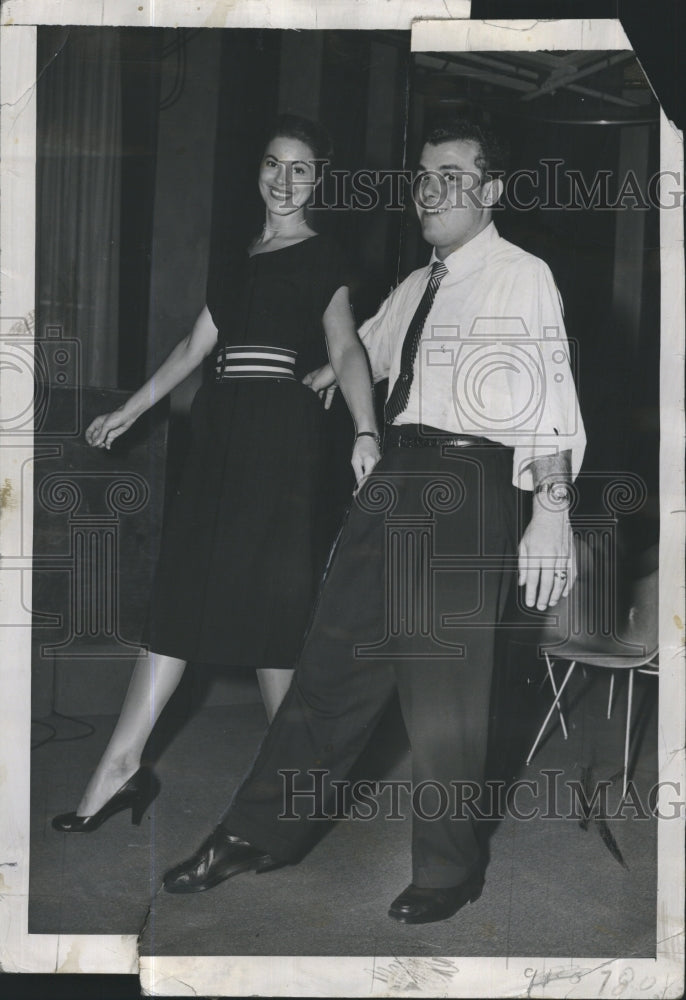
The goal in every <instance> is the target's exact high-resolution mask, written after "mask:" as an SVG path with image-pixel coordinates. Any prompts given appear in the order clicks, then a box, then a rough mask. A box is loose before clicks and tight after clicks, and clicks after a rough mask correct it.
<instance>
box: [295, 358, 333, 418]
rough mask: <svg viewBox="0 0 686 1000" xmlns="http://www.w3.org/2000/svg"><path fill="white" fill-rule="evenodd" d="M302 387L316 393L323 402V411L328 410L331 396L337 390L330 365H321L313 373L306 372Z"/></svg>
mask: <svg viewBox="0 0 686 1000" xmlns="http://www.w3.org/2000/svg"><path fill="white" fill-rule="evenodd" d="M303 385H306V386H307V387H308V388H309V389H312V391H313V392H316V393H317V395H318V396H319V398H320V399H322V400H323V401H324V409H325V410H328V409H329V407H330V406H331V400H332V399H333V395H334V393H335V391H336V389H337V388H338V383H337V382H336V375H335V374H334V370H333V368H332V367H331V365H330V364H326V365H322V367H321V368H315V370H314V371H312V372H308V373H307V375H306V376H305V378H304V379H303Z"/></svg>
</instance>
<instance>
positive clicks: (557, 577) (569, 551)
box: [518, 510, 576, 611]
mask: <svg viewBox="0 0 686 1000" xmlns="http://www.w3.org/2000/svg"><path fill="white" fill-rule="evenodd" d="M575 579H576V561H575V558H574V544H573V540H572V532H571V528H570V525H569V517H568V516H567V514H566V512H564V513H563V512H559V513H558V512H547V511H541V510H539V511H536V512H535V513H534V516H533V517H532V518H531V521H530V522H529V524H528V526H527V529H526V531H525V532H524V534H523V536H522V540H521V542H520V543H519V581H518V582H519V585H520V587H524V602H525V604H526V605H527V607H530V608H531V607H533V606H534V604H535V605H536V607H537V608H538V610H539V611H545V609H546V608H552V607H554V605H556V604H557V602H558V601H559V600H560V598H561V597H566V596H567V594H568V593H569V591H570V590H571V588H572V586H573V585H574V581H575Z"/></svg>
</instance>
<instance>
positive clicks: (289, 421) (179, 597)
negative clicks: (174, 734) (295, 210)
mask: <svg viewBox="0 0 686 1000" xmlns="http://www.w3.org/2000/svg"><path fill="white" fill-rule="evenodd" d="M347 283H348V280H347V277H346V271H345V266H344V263H343V260H342V258H341V255H340V253H339V252H338V250H337V247H336V245H335V243H333V242H332V241H331V240H330V239H329V238H328V237H327V236H323V235H320V236H314V237H311V238H309V239H307V240H304V241H303V242H301V243H297V244H294V245H292V246H289V247H284V248H283V249H281V250H276V251H272V252H269V253H262V254H255V255H254V256H252V257H248V255H247V254H245V255H244V256H242V257H241V258H240V259H239V260H237V261H234V262H233V264H232V266H231V267H230V268H228V269H227V274H226V281H225V283H222V286H221V287H220V288H219V289H218V294H216V295H208V300H209V301H208V306H209V308H210V312H211V314H212V318H213V320H214V323H215V325H216V326H217V328H218V330H219V338H218V350H219V352H220V353H221V347H222V346H224V345H228V346H243V345H246V346H258V347H278V348H288V349H291V350H293V351H297V359H296V362H295V370H294V374H295V379H292V378H291V379H289V378H275V377H270V378H268V377H260V378H254V377H246V378H228V379H227V378H225V379H224V380H223V381H209V382H208V383H207V384H205V385H203V386H202V387H201V389H200V390H199V391H198V393H197V395H196V397H195V399H194V400H193V405H192V408H191V425H192V436H191V443H190V449H189V457H188V459H187V464H186V468H185V470H184V475H183V477H182V482H181V486H180V489H179V490H178V491H177V493H176V495H175V497H174V499H173V503H172V506H171V509H170V513H169V517H168V521H167V525H166V527H165V532H164V536H163V541H162V551H161V555H160V561H159V564H158V571H157V577H156V584H155V587H154V591H153V595H152V604H151V613H150V618H149V628H148V634H147V636H146V641H147V644H148V645H149V647H150V648H151V649H152V650H153V651H154V652H157V653H166V654H168V655H170V656H175V657H178V658H180V659H184V660H195V661H198V662H204V663H216V664H226V665H233V666H252V667H292V666H293V665H294V664H295V661H296V659H297V656H298V653H299V650H300V646H301V643H302V640H303V637H304V633H305V629H306V626H307V623H308V619H309V615H310V612H311V609H312V604H313V601H314V597H315V594H316V591H317V587H318V584H319V581H320V578H321V575H322V572H323V568H324V565H325V561H326V557H327V554H328V550H329V546H330V544H331V541H332V536H333V534H334V532H335V530H336V527H337V525H335V524H332V517H331V508H332V503H331V497H330V496H329V490H328V479H329V476H328V474H327V435H326V430H327V426H326V424H327V421H326V413H325V411H324V408H323V405H322V402H321V401H320V400H319V399H318V398H317V396H316V395H315V393H314V392H312V390H311V389H308V388H306V387H305V386H303V385H302V384H301V382H300V380H301V379H302V377H303V375H305V374H306V373H307V372H308V371H311V370H312V369H313V368H316V367H318V366H320V365H322V364H324V363H325V362H326V360H327V353H326V344H325V338H324V331H323V327H322V315H323V313H324V311H325V310H326V307H327V306H328V304H329V302H330V301H331V297H332V296H333V294H334V293H335V292H336V291H337V289H338V288H340V287H341V286H342V285H345V284H347Z"/></svg>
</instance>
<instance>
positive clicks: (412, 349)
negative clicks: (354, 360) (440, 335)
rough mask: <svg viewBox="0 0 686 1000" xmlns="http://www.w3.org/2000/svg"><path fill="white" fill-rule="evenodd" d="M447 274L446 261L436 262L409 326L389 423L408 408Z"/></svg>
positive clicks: (389, 401) (386, 412)
mask: <svg viewBox="0 0 686 1000" xmlns="http://www.w3.org/2000/svg"><path fill="white" fill-rule="evenodd" d="M447 273H448V268H447V267H446V266H445V264H444V263H443V261H441V260H435V261H434V262H433V264H432V265H431V274H430V276H429V281H428V284H427V286H426V288H425V289H424V294H423V295H422V297H421V299H420V301H419V305H418V306H417V309H416V310H415V314H414V316H413V317H412V319H411V320H410V325H409V326H408V328H407V333H406V334H405V340H404V341H403V349H402V353H401V355H400V373H399V374H398V378H397V379H396V382H395V385H394V386H393V391H392V392H391V394H390V396H389V397H388V399H387V401H386V406H385V409H384V415H385V418H386V423H387V424H392V423H393V421H394V420H395V418H396V417H397V416H399V415H400V414H401V413H402V412H403V410H404V409H405V407H406V406H407V403H408V400H409V398H410V389H411V388H412V380H413V378H414V363H415V359H416V357H417V351H418V349H419V341H420V339H421V336H422V330H423V329H424V324H425V322H426V317H427V316H428V315H429V310H430V309H431V306H432V305H433V301H434V299H435V297H436V292H437V291H438V286H439V285H440V283H441V282H442V281H443V278H444V277H445V276H446V274H447Z"/></svg>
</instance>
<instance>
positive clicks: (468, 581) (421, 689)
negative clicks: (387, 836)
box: [165, 120, 585, 923]
mask: <svg viewBox="0 0 686 1000" xmlns="http://www.w3.org/2000/svg"><path fill="white" fill-rule="evenodd" d="M500 161H501V151H500V147H499V145H498V142H497V140H496V139H495V137H493V136H492V135H491V134H490V133H489V132H488V131H487V130H485V129H482V128H480V127H477V126H473V125H471V124H469V123H466V122H464V121H460V120H458V121H453V122H451V123H449V124H448V125H446V126H444V127H442V128H440V129H436V130H434V131H433V132H431V133H430V134H429V135H428V136H427V139H426V142H425V145H424V148H423V151H422V156H421V164H420V167H419V175H418V178H417V181H416V184H415V187H414V197H415V204H416V209H417V214H418V216H419V221H420V224H421V228H422V235H423V237H424V239H425V240H426V241H427V242H428V243H430V244H431V245H432V246H433V253H432V257H431V261H430V264H429V266H428V267H423V268H420V269H418V270H417V271H414V272H413V273H412V274H411V275H410V276H409V277H408V278H407V279H406V280H405V281H403V282H402V283H401V284H400V285H399V286H398V288H396V289H395V291H394V292H393V293H392V294H391V295H390V296H389V297H388V298H387V299H386V301H385V302H384V303H383V305H382V306H381V308H380V309H379V311H378V313H377V314H376V316H374V317H373V318H372V319H371V320H369V321H368V322H367V323H365V324H364V326H363V328H362V330H361V331H360V335H361V337H362V340H363V342H364V344H365V346H366V348H367V351H368V353H369V358H370V362H371V367H372V371H373V373H374V376H375V378H376V379H377V380H378V379H381V378H385V377H388V378H389V396H388V400H387V402H386V411H385V415H386V424H387V426H386V432H385V441H384V455H383V458H382V459H381V461H380V462H379V464H378V465H377V466H376V468H375V469H374V472H373V473H372V474H371V476H369V477H368V479H367V480H366V482H365V484H364V486H363V487H362V489H361V490H360V491H359V492H358V494H357V496H356V498H355V501H354V503H353V506H352V509H351V512H350V515H349V517H348V520H347V522H346V524H345V525H344V528H343V530H342V533H341V536H340V538H339V542H338V545H337V548H336V550H335V554H334V556H333V558H332V560H331V562H330V565H329V568H328V571H327V574H326V578H325V582H324V584H323V587H322V590H321V593H320V597H319V601H318V604H317V607H316V610H315V613H314V616H313V619H312V623H311V627H310V631H309V633H308V636H307V638H306V640H305V644H304V648H303V652H302V656H301V659H300V662H299V664H298V669H297V671H296V674H295V677H294V680H293V683H292V685H291V688H290V690H289V692H288V694H287V696H286V698H285V700H284V702H283V705H282V706H281V709H280V710H279V713H278V714H277V716H276V718H275V720H274V722H273V723H272V725H271V726H270V728H269V730H268V732H267V734H266V736H265V739H264V741H263V743H262V746H261V748H260V751H259V754H258V756H257V759H256V761H255V763H254V765H253V768H252V770H251V772H250V774H249V775H248V776H247V778H246V779H245V780H244V781H243V783H242V784H241V786H240V787H239V788H238V790H237V792H236V793H235V795H234V798H233V801H232V803H231V805H230V807H229V809H228V811H227V812H226V813H225V815H224V817H223V819H222V822H221V823H220V824H219V826H218V827H217V828H216V830H215V831H214V832H213V834H212V835H211V836H210V837H209V838H208V839H207V840H206V841H205V842H204V843H203V844H202V845H201V847H200V848H199V850H198V851H197V852H196V853H195V854H194V855H193V856H192V857H191V858H190V859H189V860H188V861H186V862H184V863H182V864H181V865H178V866H177V867H176V868H174V869H172V870H171V871H170V872H168V873H167V875H166V877H165V888H166V889H167V890H168V891H169V892H196V891H200V890H203V889H208V888H211V887H212V886H214V885H217V884H218V883H219V882H221V881H223V880H224V879H226V878H229V877H230V876H232V875H235V874H237V873H238V872H241V871H246V870H256V871H265V870H267V869H268V868H271V867H275V866H277V865H280V864H284V863H292V862H295V861H297V860H299V859H300V858H301V857H302V855H303V854H304V853H305V852H306V850H307V848H308V847H309V846H310V844H311V842H312V839H313V837H314V835H315V834H316V832H317V823H316V818H317V817H319V818H322V817H324V816H325V815H326V814H327V810H328V811H329V812H330V808H331V802H332V799H333V798H334V797H335V792H336V789H337V786H336V785H335V784H332V782H336V781H338V782H339V783H340V782H341V780H342V779H344V778H345V775H346V773H347V771H348V770H349V769H350V767H351V766H352V764H353V763H354V761H355V760H356V758H357V757H358V755H359V753H360V751H361V750H362V748H363V746H364V744H365V743H366V741H367V739H368V737H369V735H370V734H371V733H372V731H373V728H374V725H375V723H376V722H377V720H378V719H379V717H380V715H381V713H382V710H383V708H384V706H385V705H386V703H387V701H388V699H389V697H390V696H391V694H392V692H393V690H394V689H395V688H396V686H397V689H398V694H399V698H400V704H401V708H402V712H403V717H404V720H405V724H406V728H407V731H408V736H409V739H410V746H411V749H412V768H413V770H412V780H413V787H414V788H415V789H418V788H423V789H424V790H427V789H428V790H429V793H430V794H429V798H431V795H433V804H431V803H430V802H429V801H426V802H424V803H423V807H422V809H421V811H415V814H414V815H413V817H412V824H413V825H412V870H413V877H412V883H411V884H410V885H409V886H408V887H407V889H405V890H404V891H403V892H402V893H401V894H400V895H399V896H398V897H397V898H396V899H395V900H394V901H393V903H392V904H391V906H390V909H389V916H390V917H392V918H393V919H395V920H399V921H401V922H403V923H426V922H430V921H435V920H442V919H445V918H446V917H449V916H451V915H452V914H454V913H455V912H456V911H457V910H458V909H460V907H462V906H463V905H465V904H466V903H467V902H468V901H470V900H475V899H476V898H478V896H479V895H480V893H481V888H482V884H483V873H482V870H481V864H480V855H479V848H478V844H477V840H476V836H475V829H474V823H473V820H472V818H471V815H470V813H469V810H466V811H463V813H459V814H458V813H456V812H455V811H454V810H453V809H444V810H443V812H442V813H441V815H439V813H440V812H441V810H440V809H437V808H436V802H438V805H439V806H440V805H441V803H442V801H443V797H444V792H445V793H446V794H447V793H448V791H450V790H451V789H460V788H464V787H465V786H466V783H471V786H472V787H473V785H474V783H476V784H477V785H478V784H479V783H480V782H482V780H483V777H484V763H485V754H486V741H487V731H488V708H489V694H490V687H491V675H492V669H493V657H494V640H495V635H496V629H497V626H498V623H499V621H500V620H501V618H502V614H503V609H504V605H505V601H506V598H507V594H508V589H509V584H510V580H511V578H512V575H513V573H512V570H513V564H514V563H516V559H517V534H518V531H517V516H518V507H517V504H518V497H521V496H522V495H523V492H522V491H529V492H531V491H533V500H532V515H531V519H530V521H529V523H528V526H527V528H526V530H525V531H524V533H523V536H522V538H521V541H520V542H519V551H518V566H519V577H518V579H519V583H520V584H521V585H522V586H523V587H524V599H525V602H526V604H527V605H528V606H533V605H535V606H536V607H537V608H538V609H540V610H544V609H545V608H547V607H550V606H553V605H554V604H555V603H556V602H557V601H558V599H559V598H560V597H561V596H563V595H565V594H566V593H567V592H568V591H569V588H570V586H571V585H572V583H573V578H574V568H573V565H572V557H571V547H570V530H569V520H568V508H569V502H570V489H569V483H570V482H571V480H572V479H573V477H574V476H575V474H576V472H577V471H578V469H579V465H580V463H581V458H582V455H583V450H584V446H585V437H584V432H583V427H582V424H581V419H580V415H579V411H578V404H577V398H576V393H575V390H574V383H573V379H572V375H571V371H570V367H569V357H568V351H567V344H566V339H565V335H564V329H563V323H562V315H561V310H560V302H559V296H558V293H557V290H556V288H555V285H554V282H553V280H552V277H551V275H550V272H549V270H548V268H547V266H546V265H545V264H544V263H543V262H542V261H540V260H538V259H537V258H535V257H532V256H531V255H530V254H527V253H525V252H524V251H522V250H520V249H519V248H518V247H515V246H513V245H512V244H510V243H508V242H506V241H505V240H503V239H501V238H500V237H499V235H498V233H497V231H496V229H495V226H494V224H493V222H492V219H491V216H492V211H493V206H494V205H495V204H496V202H497V201H498V198H499V197H500V194H501V192H502V181H501V179H500V177H499V176H497V174H498V172H499V169H500V166H501V162H500ZM326 381H327V376H326V375H324V376H323V377H322V378H321V380H320V381H319V382H317V384H315V385H313V388H315V389H316V388H319V387H320V386H321V385H324V384H326ZM359 433H362V434H372V435H373V434H374V433H375V428H361V429H359ZM286 791H287V792H288V794H285V792H286ZM303 793H307V794H303ZM413 801H414V799H413ZM433 815H436V818H432V819H430V818H428V817H429V816H433ZM312 817H314V819H313V818H312Z"/></svg>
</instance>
